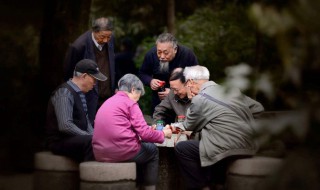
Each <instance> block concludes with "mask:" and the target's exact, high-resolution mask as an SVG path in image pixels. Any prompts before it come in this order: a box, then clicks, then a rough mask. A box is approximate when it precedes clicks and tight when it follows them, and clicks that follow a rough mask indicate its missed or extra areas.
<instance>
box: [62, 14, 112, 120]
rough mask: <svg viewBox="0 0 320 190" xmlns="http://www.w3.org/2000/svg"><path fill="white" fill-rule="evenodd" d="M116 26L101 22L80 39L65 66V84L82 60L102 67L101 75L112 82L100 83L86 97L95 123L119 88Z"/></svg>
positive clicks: (71, 46) (69, 50)
mask: <svg viewBox="0 0 320 190" xmlns="http://www.w3.org/2000/svg"><path fill="white" fill-rule="evenodd" d="M112 31H113V25H112V22H111V21H110V19H108V18H103V17H102V18H98V19H96V20H95V21H94V22H93V25H92V30H89V31H87V32H85V33H84V34H82V35H81V36H80V37H78V39H76V40H75V41H74V42H73V43H72V44H71V45H70V47H69V49H68V51H67V54H66V59H65V64H64V80H65V81H67V80H69V78H71V77H72V75H73V70H74V67H75V65H76V63H77V62H78V61H80V60H82V59H91V60H93V61H95V62H96V63H97V64H98V67H99V69H100V71H101V72H102V73H103V74H104V75H105V76H107V78H108V80H106V81H98V84H97V85H96V86H95V87H94V89H93V90H92V91H91V92H88V93H87V94H86V98H87V103H88V113H89V118H90V120H91V121H93V120H94V118H95V114H96V111H97V109H98V108H99V107H100V105H101V104H102V103H103V102H104V101H105V100H106V99H107V98H109V97H111V96H112V95H113V94H114V90H115V88H116V81H115V80H116V78H115V61H114V37H113V35H112Z"/></svg>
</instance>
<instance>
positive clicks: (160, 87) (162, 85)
mask: <svg viewBox="0 0 320 190" xmlns="http://www.w3.org/2000/svg"><path fill="white" fill-rule="evenodd" d="M165 84H166V82H165V81H160V82H159V85H160V86H159V92H165V91H166V88H165V87H164V85H165Z"/></svg>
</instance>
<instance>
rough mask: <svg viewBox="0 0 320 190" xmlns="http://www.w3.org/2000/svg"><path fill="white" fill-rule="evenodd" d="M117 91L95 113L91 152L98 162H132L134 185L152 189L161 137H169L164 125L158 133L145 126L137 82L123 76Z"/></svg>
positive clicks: (142, 91) (155, 180)
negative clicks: (135, 183)
mask: <svg viewBox="0 0 320 190" xmlns="http://www.w3.org/2000/svg"><path fill="white" fill-rule="evenodd" d="M118 86H119V91H118V92H117V93H116V94H115V95H114V96H112V97H111V98H109V99H108V100H106V101H105V102H104V103H103V104H102V106H101V107H100V109H99V110H98V112H97V115H96V118H95V125H94V126H95V127H94V132H93V139H92V145H93V152H94V155H95V158H96V160H97V161H100V162H132V161H134V162H136V163H137V182H138V184H139V185H140V183H141V184H142V185H143V186H145V187H147V188H148V189H155V185H156V183H157V178H158V162H159V153H158V148H157V147H156V145H155V144H154V143H155V142H156V143H162V142H163V141H164V138H165V137H171V134H172V133H171V129H170V128H169V127H168V126H167V127H165V128H164V129H163V130H162V131H158V130H153V129H152V128H151V127H150V126H148V125H147V123H146V121H145V120H144V117H143V114H142V112H141V110H140V108H139V105H138V103H137V102H138V100H139V99H140V96H142V95H143V94H144V87H143V84H142V82H141V81H140V79H139V78H138V77H137V76H135V75H133V74H126V75H124V76H123V77H122V78H121V79H120V80H119V82H118Z"/></svg>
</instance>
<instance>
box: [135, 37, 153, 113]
mask: <svg viewBox="0 0 320 190" xmlns="http://www.w3.org/2000/svg"><path fill="white" fill-rule="evenodd" d="M155 40H156V38H155V37H147V38H145V39H143V41H142V43H141V44H140V45H139V47H138V48H137V53H136V57H135V59H134V62H135V64H136V67H137V68H140V67H141V65H142V62H143V59H144V56H145V54H146V53H147V51H149V50H150V49H151V48H152V47H153V46H154V45H155ZM145 91H146V93H145V95H144V96H142V97H141V98H140V101H139V106H140V108H141V110H142V112H143V113H145V114H148V115H152V113H151V93H152V90H151V88H150V87H147V86H145Z"/></svg>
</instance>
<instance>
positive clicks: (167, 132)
mask: <svg viewBox="0 0 320 190" xmlns="http://www.w3.org/2000/svg"><path fill="white" fill-rule="evenodd" d="M162 131H163V133H164V136H165V137H166V138H169V139H170V138H171V136H172V131H171V128H170V125H166V126H165V127H164V128H163V130H162Z"/></svg>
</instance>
